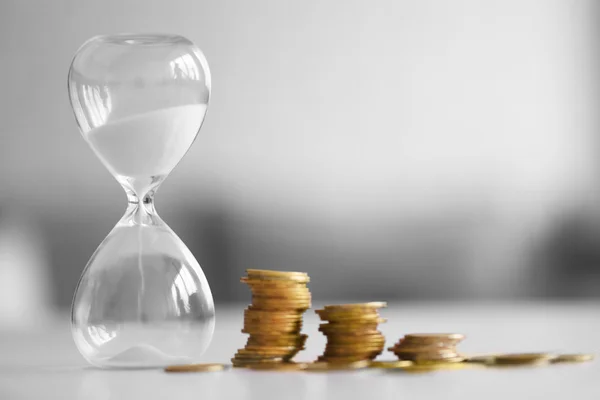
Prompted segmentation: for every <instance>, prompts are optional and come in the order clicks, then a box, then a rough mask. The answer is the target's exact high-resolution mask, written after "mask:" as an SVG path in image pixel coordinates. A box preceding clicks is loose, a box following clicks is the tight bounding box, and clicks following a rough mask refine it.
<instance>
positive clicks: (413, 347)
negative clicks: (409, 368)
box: [388, 333, 465, 364]
mask: <svg viewBox="0 0 600 400" xmlns="http://www.w3.org/2000/svg"><path fill="white" fill-rule="evenodd" d="M464 338H465V337H464V336H463V335H461V334H459V333H414V334H410V335H405V336H404V337H403V338H401V339H400V340H399V341H398V343H396V344H395V345H394V346H393V347H390V348H389V349H388V350H390V351H391V352H393V353H394V354H396V356H398V359H400V360H409V361H413V362H415V363H417V364H432V363H452V362H460V361H462V360H463V357H461V355H460V354H459V353H458V352H457V351H456V345H458V343H459V342H461V341H462V340H463V339H464Z"/></svg>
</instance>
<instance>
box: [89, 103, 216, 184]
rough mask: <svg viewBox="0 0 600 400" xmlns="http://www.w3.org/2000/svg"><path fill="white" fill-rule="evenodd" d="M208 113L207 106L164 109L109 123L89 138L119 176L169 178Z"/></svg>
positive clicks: (96, 130) (197, 105)
mask: <svg viewBox="0 0 600 400" xmlns="http://www.w3.org/2000/svg"><path fill="white" fill-rule="evenodd" d="M205 113H206V104H190V105H185V106H178V107H170V108H164V109H160V110H156V111H151V112H147V113H144V114H138V115H135V116H133V117H128V118H123V119H120V120H117V121H114V122H109V123H107V124H106V125H103V126H100V127H98V128H94V129H92V130H91V131H89V132H88V133H87V137H88V140H89V142H90V144H91V146H92V148H93V149H94V150H95V151H96V153H97V154H98V156H99V157H100V158H101V159H102V161H103V162H104V164H106V166H107V168H108V169H110V170H111V171H112V172H113V173H114V174H115V175H121V176H125V177H131V178H148V177H157V176H166V175H167V174H168V173H169V172H171V170H172V169H173V168H174V167H175V165H177V163H178V162H179V160H181V158H182V157H183V155H184V154H185V153H186V151H187V150H188V149H189V148H190V145H191V144H192V142H193V141H194V138H195V137H196V134H197V133H198V130H199V129H200V125H202V121H203V120H204V115H205Z"/></svg>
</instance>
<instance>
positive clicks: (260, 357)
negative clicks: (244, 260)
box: [231, 269, 311, 367]
mask: <svg viewBox="0 0 600 400" xmlns="http://www.w3.org/2000/svg"><path fill="white" fill-rule="evenodd" d="M246 272H247V273H248V276H246V277H243V278H242V279H241V281H242V282H244V283H246V284H248V286H250V290H251V291H252V304H251V305H250V306H249V307H248V308H247V309H246V310H244V329H242V333H247V334H249V335H250V337H249V338H248V341H247V343H246V346H245V347H244V348H243V349H240V350H238V352H237V353H236V355H235V356H234V358H233V359H232V360H231V361H232V363H233V366H234V367H247V366H250V365H255V364H265V363H283V362H287V361H290V360H291V359H292V357H294V356H295V355H296V354H297V353H298V352H299V351H300V350H303V349H304V343H305V342H306V339H307V335H303V334H301V333H300V331H301V330H302V314H304V312H305V311H306V310H308V309H309V308H310V304H311V303H310V300H311V297H310V291H309V290H308V288H307V287H306V284H307V283H308V281H309V278H308V274H306V273H303V272H284V271H267V270H257V269H249V270H246Z"/></svg>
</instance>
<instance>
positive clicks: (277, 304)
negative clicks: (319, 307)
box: [252, 297, 310, 310]
mask: <svg viewBox="0 0 600 400" xmlns="http://www.w3.org/2000/svg"><path fill="white" fill-rule="evenodd" d="M252 306H253V307H255V308H256V309H262V310H307V309H309V308H310V299H302V300H281V299H275V300H274V299H266V298H257V297H254V298H253V299H252Z"/></svg>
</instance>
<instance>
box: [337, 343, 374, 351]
mask: <svg viewBox="0 0 600 400" xmlns="http://www.w3.org/2000/svg"><path fill="white" fill-rule="evenodd" d="M325 350H327V351H339V352H348V351H354V352H356V351H375V350H377V351H383V344H381V343H379V344H378V343H373V344H356V345H349V346H348V345H347V346H340V345H332V344H329V343H327V346H326V347H325Z"/></svg>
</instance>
